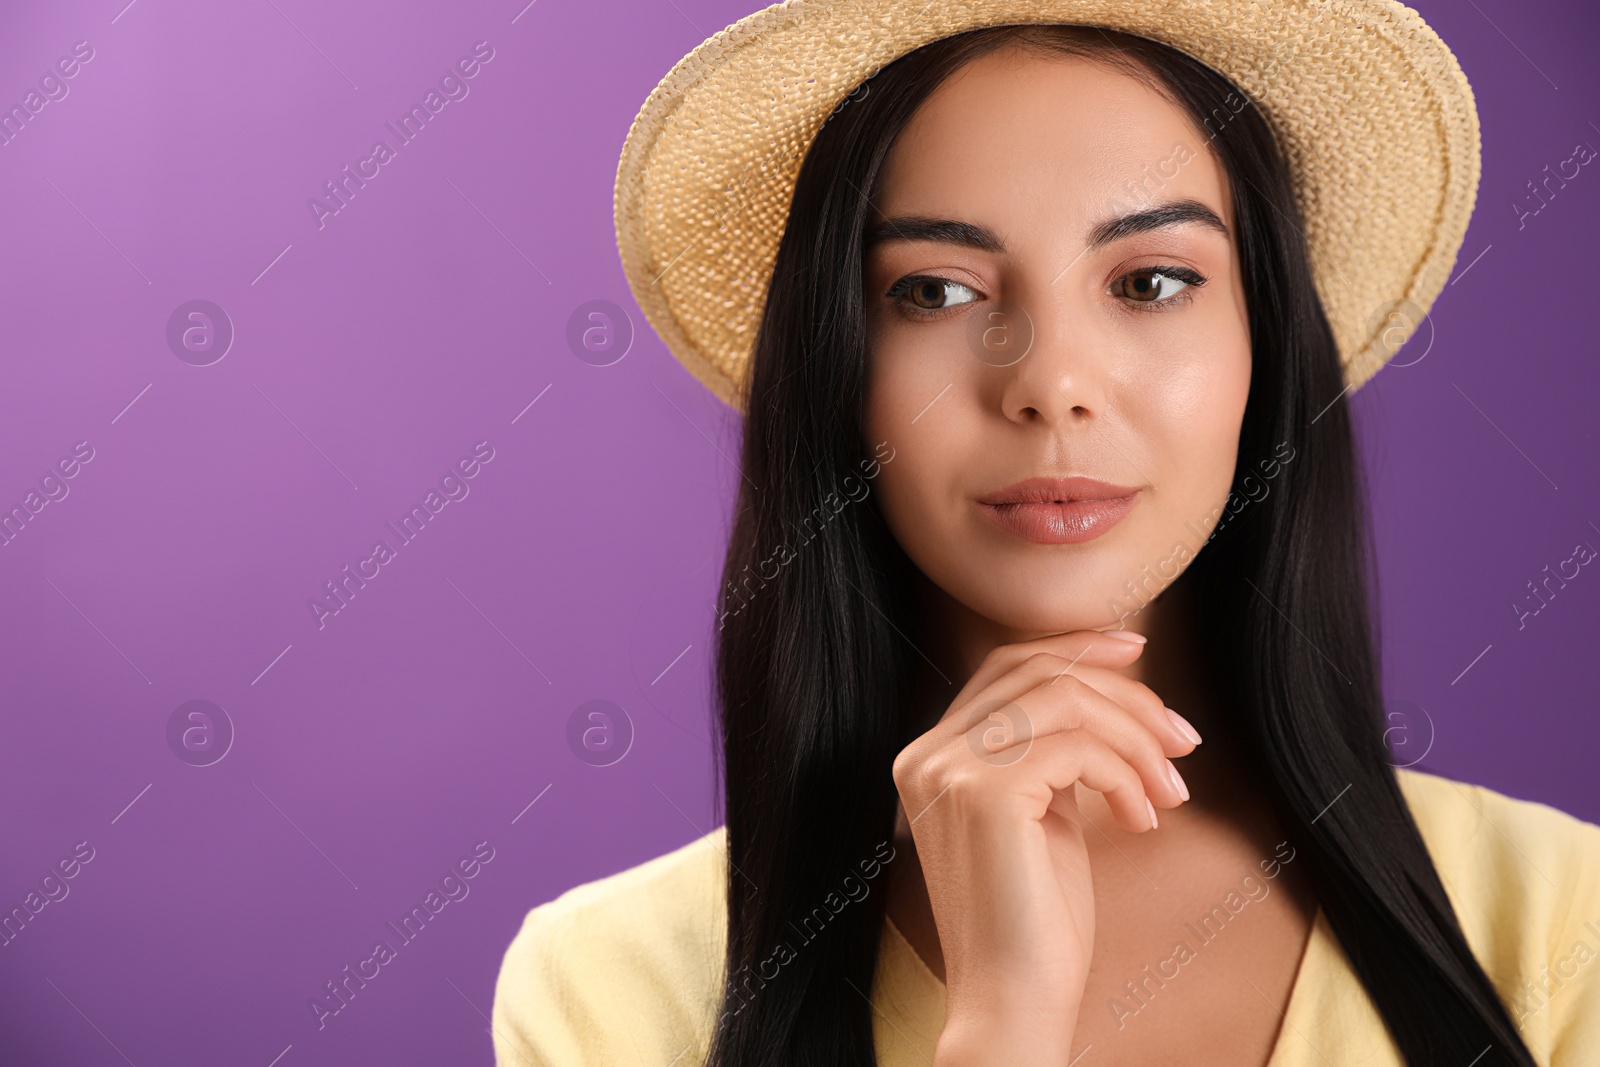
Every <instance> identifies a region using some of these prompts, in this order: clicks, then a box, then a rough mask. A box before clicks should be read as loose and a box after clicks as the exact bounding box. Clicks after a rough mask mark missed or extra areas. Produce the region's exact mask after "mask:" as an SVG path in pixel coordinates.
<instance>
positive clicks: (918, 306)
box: [883, 274, 978, 314]
mask: <svg viewBox="0 0 1600 1067" xmlns="http://www.w3.org/2000/svg"><path fill="white" fill-rule="evenodd" d="M883 295H884V296H886V297H888V298H889V299H890V300H894V301H896V302H898V303H900V304H901V305H902V306H903V307H905V308H906V309H907V310H908V311H911V312H912V313H913V314H915V313H919V312H929V311H939V310H942V309H944V308H949V307H955V306H957V305H960V304H970V303H971V302H972V301H974V300H976V299H978V294H977V293H976V292H974V291H973V290H972V289H971V288H970V287H968V286H965V285H962V284H961V283H960V282H953V281H951V280H950V279H948V278H935V277H934V276H932V275H931V274H912V275H908V276H906V277H904V278H901V279H900V280H899V281H897V282H895V283H894V285H893V286H891V287H890V289H889V291H888V292H887V293H885V294H883Z"/></svg>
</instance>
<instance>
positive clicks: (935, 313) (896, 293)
mask: <svg viewBox="0 0 1600 1067" xmlns="http://www.w3.org/2000/svg"><path fill="white" fill-rule="evenodd" d="M921 282H939V283H940V284H942V285H959V286H961V287H962V288H965V289H971V290H972V291H973V292H974V293H976V294H977V295H978V296H979V297H981V296H982V295H983V294H982V293H979V292H978V290H977V289H976V288H975V287H974V286H971V285H968V284H967V283H966V282H958V281H956V280H955V279H954V278H941V277H939V276H938V275H937V274H908V275H906V276H905V277H904V278H901V279H900V280H899V281H897V282H895V283H894V284H893V285H891V286H890V287H889V291H888V292H886V293H884V294H883V295H884V296H885V297H887V298H888V299H890V300H892V301H894V302H895V303H896V304H898V305H899V306H900V308H901V310H903V311H904V312H905V313H906V314H908V315H912V316H914V317H916V318H922V319H936V318H939V317H940V316H942V315H948V314H950V313H951V312H954V311H956V310H958V309H960V308H962V307H965V306H967V305H966V304H952V305H950V306H949V307H942V308H919V307H917V306H916V305H915V304H912V303H908V302H907V301H905V300H902V299H901V298H902V297H904V296H905V295H906V294H907V293H909V292H911V287H912V286H914V285H917V284H919V283H921ZM967 303H974V301H968V302H967Z"/></svg>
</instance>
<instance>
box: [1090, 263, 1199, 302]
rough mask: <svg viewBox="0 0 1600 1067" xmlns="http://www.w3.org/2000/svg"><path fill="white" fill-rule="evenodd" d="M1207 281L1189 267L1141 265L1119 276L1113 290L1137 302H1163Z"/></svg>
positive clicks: (1114, 292) (1112, 287) (1118, 294)
mask: <svg viewBox="0 0 1600 1067" xmlns="http://www.w3.org/2000/svg"><path fill="white" fill-rule="evenodd" d="M1205 281H1206V280H1205V278H1203V277H1202V276H1201V275H1199V274H1197V273H1196V272H1194V271H1192V270H1190V269H1189V268H1188V267H1141V268H1140V269H1138V270H1134V271H1129V272H1128V273H1127V274H1124V275H1123V276H1122V277H1121V278H1118V279H1117V280H1116V282H1115V283H1113V285H1112V286H1111V291H1112V293H1113V294H1115V295H1117V296H1121V297H1125V298H1126V299H1128V300H1130V301H1132V302H1133V303H1135V304H1163V303H1167V302H1168V301H1171V300H1172V298H1173V297H1175V296H1177V295H1178V294H1180V293H1182V292H1183V291H1184V290H1186V289H1188V288H1189V287H1190V286H1201V285H1204V284H1205ZM1191 295H1192V294H1191Z"/></svg>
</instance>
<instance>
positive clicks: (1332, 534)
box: [708, 26, 1533, 1067]
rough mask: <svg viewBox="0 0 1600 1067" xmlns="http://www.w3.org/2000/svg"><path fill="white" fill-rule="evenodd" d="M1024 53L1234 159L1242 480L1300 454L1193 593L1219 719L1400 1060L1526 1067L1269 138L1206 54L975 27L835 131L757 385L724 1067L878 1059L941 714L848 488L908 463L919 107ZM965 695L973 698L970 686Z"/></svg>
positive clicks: (729, 570) (758, 359)
mask: <svg viewBox="0 0 1600 1067" xmlns="http://www.w3.org/2000/svg"><path fill="white" fill-rule="evenodd" d="M1007 44H1021V45H1024V46H1028V47H1033V48H1038V49H1043V50H1046V51H1048V52H1050V53H1053V54H1069V55H1079V56H1084V57H1086V58H1090V59H1096V60H1099V61H1103V62H1109V63H1113V64H1115V65H1118V66H1119V67H1121V68H1123V69H1127V70H1128V71H1130V72H1131V73H1135V74H1136V75H1138V76H1141V77H1143V78H1145V79H1146V80H1147V81H1149V80H1150V79H1152V78H1153V79H1154V80H1153V81H1151V84H1152V85H1155V86H1156V87H1157V88H1158V89H1160V90H1161V91H1163V92H1164V93H1165V94H1166V95H1168V96H1169V98H1171V99H1173V100H1174V101H1175V102H1176V103H1177V104H1179V105H1181V106H1182V107H1183V108H1184V110H1185V111H1186V112H1187V114H1188V115H1189V116H1190V118H1191V119H1192V120H1193V122H1194V123H1195V125H1196V127H1197V128H1198V129H1200V130H1202V131H1204V132H1206V133H1207V135H1208V136H1209V137H1210V138H1211V139H1210V142H1209V143H1210V145H1211V147H1212V148H1213V149H1214V150H1215V152H1216V153H1217V156H1218V158H1219V159H1220V161H1221V163H1222V164H1223V166H1224V168H1225V170H1226V172H1227V173H1228V175H1229V178H1230V181H1231V184H1232V188H1233V201H1234V210H1235V217H1236V221H1237V247H1238V253H1239V262H1240V267H1241V270H1242V275H1243V282H1244V286H1245V292H1246V297H1247V304H1248V314H1249V323H1250V333H1251V342H1252V349H1253V355H1252V360H1253V367H1252V375H1251V383H1250V393H1249V397H1248V400H1247V403H1246V409H1245V415H1244V422H1243V426H1242V428H1241V431H1240V441H1239V449H1240V453H1239V455H1240V457H1241V458H1242V459H1243V460H1244V461H1245V462H1244V464H1242V465H1241V466H1240V467H1239V468H1238V469H1239V470H1240V471H1241V473H1242V472H1244V471H1247V470H1248V469H1249V466H1248V465H1249V463H1250V462H1251V461H1252V460H1253V459H1254V458H1256V457H1261V458H1266V457H1269V456H1271V455H1273V454H1275V452H1276V454H1278V455H1280V456H1281V455H1282V453H1281V452H1277V451H1276V450H1277V449H1279V448H1280V447H1282V443H1284V442H1287V443H1288V445H1289V447H1291V448H1293V449H1294V450H1295V451H1294V453H1293V455H1294V456H1295V459H1294V464H1293V468H1292V469H1293V473H1292V475H1289V476H1287V477H1285V478H1283V479H1282V481H1281V482H1280V484H1279V485H1278V486H1277V487H1276V488H1275V490H1274V491H1273V492H1272V493H1270V494H1269V495H1268V496H1266V497H1264V498H1262V499H1260V500H1259V502H1254V503H1252V504H1251V506H1250V507H1249V508H1247V509H1244V511H1243V512H1242V513H1241V514H1240V516H1239V517H1238V518H1235V519H1231V520H1228V521H1227V522H1226V524H1225V526H1224V527H1223V528H1221V529H1220V530H1219V531H1218V533H1217V534H1216V535H1215V536H1214V537H1213V538H1212V539H1211V541H1209V542H1208V543H1207V544H1206V546H1205V547H1204V548H1203V549H1202V550H1201V551H1200V552H1199V553H1198V554H1197V555H1196V557H1195V558H1194V561H1193V562H1192V563H1191V564H1190V566H1189V568H1188V570H1187V571H1185V572H1184V575H1183V576H1182V578H1181V579H1180V580H1182V581H1186V582H1191V583H1193V589H1194V592H1195V600H1196V602H1197V603H1198V604H1199V605H1201V609H1202V610H1203V611H1204V612H1205V614H1206V618H1207V620H1208V624H1207V625H1205V626H1203V627H1199V628H1198V631H1199V635H1200V639H1201V641H1202V643H1203V647H1204V651H1205V653H1206V655H1207V657H1208V658H1209V659H1210V660H1211V661H1212V662H1213V663H1214V664H1216V665H1218V669H1216V670H1215V678H1216V684H1217V686H1218V687H1219V692H1218V695H1219V696H1220V698H1221V701H1222V706H1225V707H1228V708H1229V709H1231V710H1232V712H1233V713H1234V714H1235V715H1237V716H1238V719H1239V723H1238V732H1239V733H1240V735H1241V740H1240V743H1241V744H1243V745H1244V746H1246V755H1245V759H1246V762H1247V764H1248V765H1251V766H1257V767H1260V768H1262V770H1263V772H1264V773H1263V776H1262V777H1263V783H1262V784H1263V787H1264V790H1265V793H1266V795H1267V797H1268V798H1269V801H1270V803H1272V804H1273V806H1274V808H1275V810H1276V812H1277V813H1278V816H1279V818H1280V819H1281V820H1282V821H1283V824H1284V826H1285V828H1286V830H1287V831H1288V833H1290V834H1291V835H1292V840H1293V841H1294V842H1296V844H1297V846H1301V843H1303V846H1301V847H1300V848H1299V852H1300V854H1301V855H1304V856H1306V857H1307V861H1308V866H1309V868H1310V875H1311V877H1312V880H1313V884H1314V885H1315V887H1316V892H1317V895H1318V898H1319V900H1320V903H1321V905H1322V908H1323V911H1324V913H1325V915H1326V917H1327V920H1328V922H1329V923H1330V925H1331V927H1332V929H1333V931H1334V932H1335V934H1336V935H1337V937H1338V939H1339V942H1340V944H1341V945H1342V946H1343V948H1344V951H1345V954H1346V955H1347V956H1348V958H1349V959H1350V961H1351V963H1352V965H1353V966H1354V969H1355V971H1356V973H1357V974H1358V975H1359V977H1360V979H1361V981H1362V982H1363V983H1364V985H1365V986H1366V989H1367V991H1368V992H1369V993H1370V994H1371V997H1372V1000H1373V1001H1374V1003H1375V1004H1376V1006H1377V1008H1378V1011H1379V1012H1380V1014H1381V1015H1382V1017H1383V1019H1384V1021H1385V1022H1386V1023H1387V1025H1388V1027H1389V1031H1390V1033H1391V1034H1392V1035H1393V1037H1394V1039H1395V1042H1396V1044H1397V1045H1398V1046H1399V1048H1400V1050H1401V1051H1402V1053H1403V1054H1404V1055H1405V1058H1406V1060H1407V1061H1408V1062H1410V1063H1416V1064H1432V1063H1441V1064H1443V1063H1452V1064H1458V1065H1464V1064H1467V1063H1476V1064H1477V1065H1479V1067H1490V1065H1491V1064H1495V1065H1499V1064H1517V1065H1522V1067H1532V1064H1533V1059H1532V1057H1531V1055H1530V1054H1529V1052H1528V1050H1527V1048H1526V1046H1525V1045H1524V1044H1523V1042H1522V1040H1521V1038H1520V1037H1519V1035H1518V1033H1517V1030H1516V1028H1515V1026H1514V1025H1513V1023H1512V1022H1511V1019H1510V1016H1509V1014H1508V1013H1507V1010H1506V1008H1505V1005H1504V1004H1503V1003H1502V1002H1501V1000H1500V999H1499V996H1498V994H1497V992H1496V990H1495V988H1494V986H1493V985H1492V984H1491V982H1490V980H1489V979H1488V977H1487V976H1486V975H1485V973H1484V971H1483V969H1482V967H1481V966H1480V964H1479V963H1478V961H1477V959H1476V958H1475V957H1474V956H1473V953H1472V951H1471V949H1470V947H1469V946H1468V944H1467V941H1466V939H1465V937H1464V936H1463V934H1462V932H1461V928H1460V925H1459V923H1458V921H1457V919H1456V916H1455V913H1454V911H1453V910H1452V908H1451V905H1450V901H1449V899H1448V897H1447V896H1446V893H1445V890H1444V888H1443V886H1442V885H1441V883H1440V881H1439V877H1438V873H1437V872H1436V870H1435V869H1434V866H1433V862H1432V860H1431V858H1430V857H1429V855H1428V851H1427V848H1426V846H1425V844H1424V842H1423V840H1422V837H1421V835H1420V833H1419V832H1418V830H1417V827H1416V824H1415V822H1414V821H1413V819H1412V816H1411V813H1410V810H1409V809H1408V807H1407V805H1406V802H1405V799H1404V797H1403V795H1402V793H1401V792H1400V788H1399V784H1398V782H1397V781H1396V778H1395V772H1394V769H1393V767H1392V765H1391V763H1390V762H1389V753H1388V750H1387V748H1386V747H1385V745H1384V743H1383V740H1382V734H1383V714H1382V710H1381V709H1382V698H1381V694H1380V686H1379V663H1378V653H1377V648H1378V641H1377V634H1376V629H1375V626H1374V623H1373V621H1372V619H1371V618H1370V614H1369V609H1368V604H1369V599H1370V598H1371V596H1372V591H1371V588H1370V587H1369V581H1370V577H1369V575H1370V565H1369V560H1368V557H1369V554H1370V551H1371V541H1370V531H1369V530H1368V528H1367V520H1366V511H1365V507H1364V503H1363V495H1364V493H1363V487H1362V484H1361V477H1360V469H1359V465H1358V463H1357V458H1356V451H1355V444H1354V440H1353V433H1352V427H1351V422H1350V416H1349V410H1348V407H1347V405H1346V404H1344V403H1333V404H1332V405H1331V406H1329V401H1330V400H1331V399H1332V398H1335V397H1337V396H1339V394H1340V392H1341V390H1342V389H1343V387H1344V381H1343V378H1342V374H1341V368H1340V363H1339V357H1338V350H1337V347H1336V344H1335V341H1334V338H1333V334H1332V331H1331V330H1330V328H1329V325H1328V322H1327V319H1326V317H1325V315H1324V312H1323V308H1322V305H1321V302H1320V300H1319V298H1318V296H1317V293H1316V290H1315V288H1314V284H1313V275H1312V265H1311V263H1310V258H1309V256H1310V253H1309V251H1308V246H1307V243H1306V240H1305V238H1304V236H1303V234H1302V231H1301V222H1300V213H1299V211H1298V209H1297V206H1296V200H1295V194H1294V188H1293V186H1292V184H1291V179H1290V172H1289V170H1288V166H1287V164H1286V163H1285V160H1284V158H1283V156H1282V155H1281V154H1280V151H1279V149H1278V146H1277V143H1276V141H1275V139H1274V137H1273V135H1272V132H1271V128H1270V126H1269V125H1268V122H1267V120H1266V119H1265V117H1264V116H1263V115H1262V114H1261V113H1260V112H1259V111H1258V110H1257V109H1256V107H1255V106H1254V105H1253V104H1252V103H1250V102H1249V101H1248V100H1247V99H1246V97H1245V95H1244V94H1243V93H1242V92H1240V90H1239V89H1238V88H1237V87H1236V86H1234V85H1233V84H1232V83H1231V82H1229V81H1228V80H1227V79H1226V78H1224V77H1223V76H1221V75H1220V74H1218V73H1217V72H1215V71H1213V70H1211V69H1210V68H1209V67H1206V66H1205V65H1204V64H1202V63H1200V62H1198V61H1197V60H1195V59H1193V58H1192V57H1190V56H1187V55H1185V54H1184V53H1182V52H1179V51H1177V50H1175V49H1172V48H1170V47H1167V46H1165V45H1162V44H1160V43H1158V42H1155V41H1151V40H1147V39H1144V38H1140V37H1134V36H1131V35H1125V34H1120V33H1113V32H1111V31H1101V30H1097V29H1086V28H1083V27H1065V26H1002V27H991V28H986V29H980V30H974V31H970V32H967V33H963V34H960V35H957V36H954V37H949V38H945V39H943V40H939V41H936V42H934V43H932V44H930V45H927V46H925V47H923V48H920V49H918V50H917V51H915V52H912V53H910V54H908V55H906V56H903V57H901V58H899V59H898V60H896V61H895V62H893V63H891V64H889V65H888V66H886V67H884V68H883V69H882V70H881V71H879V72H878V73H877V74H876V75H874V76H873V77H872V78H871V79H870V81H869V83H868V84H867V86H866V88H865V89H860V90H858V92H857V93H855V94H852V97H851V99H850V100H849V101H848V102H846V103H845V104H843V105H842V106H841V107H840V108H839V109H838V110H837V111H836V112H835V113H834V114H833V115H832V116H831V117H830V118H829V119H828V120H827V121H826V123H825V124H824V126H823V128H822V129H821V130H820V131H819V133H818V135H817V137H816V138H815V140H814V142H813V143H812V145H811V147H810V149H809V150H808V152H807V155H806V157H805V159H804V161H803V163H802V166H801V169H800V172H799V176H798V179H797V182H796V186H795V190H794V197H793V202H792V206H791V208H790V213H789V218H788V225H787V229H786V230H785V232H784V235H783V238H782V241H781V243H780V246H779V249H778V253H777V258H776V262H775V265H774V267H773V273H772V278H771V282H770V285H769V289H768V293H767V298H766V306H765V312H764V315H763V318H762V321H761V325H760V329H759V331H758V335H757V337H756V340H755V345H754V358H753V360H752V362H751V370H750V377H749V381H748V383H747V386H746V390H747V391H746V396H747V401H746V417H745V425H744V439H743V448H742V466H743V471H744V478H743V479H742V480H741V484H740V493H739V498H738V502H737V514H736V515H735V517H734V523H733V529H732V533H731V537H730V543H729V548H728V554H727V561H726V564H725V568H724V574H723V579H724V587H723V589H722V591H721V593H720V595H719V604H718V607H719V615H720V616H721V626H720V629H719V630H718V634H717V642H716V646H717V647H716V687H717V699H718V704H719V714H720V726H721V729H720V732H719V737H718V740H719V743H720V746H721V771H722V777H723V781H722V788H723V800H724V806H725V814H726V818H727V843H728V859H729V867H728V882H727V893H728V897H727V901H728V931H727V932H728V938H727V957H726V968H727V969H726V981H725V986H724V993H723V1001H722V1003H721V1005H720V1010H719V1012H718V1021H717V1023H716V1027H715V1030H714V1034H713V1040H712V1047H711V1054H710V1059H709V1061H708V1062H709V1063H710V1064H712V1065H713V1067H756V1065H761V1067H766V1065H779V1064H783V1065H807V1067H810V1065H816V1067H822V1065H826V1067H842V1065H862V1067H864V1065H868V1064H872V1063H873V1062H874V1053H873V1041H872V1025H873V1014H874V1011H873V1007H872V1005H871V1003H870V1001H869V999H868V998H869V997H870V995H871V992H872V983H873V978H874V975H875V971H876V967H877V960H878V948H879V940H880V937H881V934H882V931H883V924H884V920H885V916H886V908H885V903H886V900H887V895H888V894H887V893H885V892H881V891H880V892H871V891H870V888H871V887H870V886H868V885H867V881H868V880H869V879H871V878H872V877H873V876H875V875H876V874H879V873H881V870H882V868H881V864H883V863H892V862H893V848H892V846H891V845H890V844H889V842H890V841H891V839H892V837H893V831H894V825H895V815H896V802H897V799H898V794H897V792H896V789H895V787H894V783H893V780H892V777H891V773H890V769H891V766H892V764H893V761H894V757H895V756H896V754H897V753H898V752H899V750H900V749H901V748H902V747H904V746H905V745H906V744H908V743H909V742H910V741H911V740H912V739H913V738H914V736H915V733H914V732H913V731H915V730H916V729H917V724H915V723H913V722H912V721H910V719H911V716H909V715H908V712H907V708H906V696H905V695H906V694H907V693H909V692H913V691H918V690H921V691H927V689H926V685H927V682H928V678H929V675H928V672H929V671H930V669H931V668H932V664H931V663H930V662H928V661H926V660H924V659H923V658H922V656H921V654H920V653H919V652H918V651H917V650H916V648H915V646H914V645H913V644H912V639H913V635H915V633H916V632H917V627H916V625H915V621H914V618H913V616H914V606H915V605H914V602H913V586H914V582H915V579H916V578H917V577H918V572H917V571H916V569H915V567H914V565H913V564H912V563H911V561H910V560H909V559H908V558H907V556H906V554H905V552H904V551H903V549H901V548H900V546H899V544H898V542H897V541H896V540H895V538H894V537H893V535H892V534H891V533H890V531H889V530H888V528H887V526H886V525H885V523H884V521H883V518H882V516H881V514H880V513H879V512H878V510H877V507H876V501H875V500H866V499H865V496H866V495H869V494H866V493H863V496H861V497H857V496H856V490H853V489H852V488H851V484H852V482H854V484H855V485H857V486H858V487H859V486H862V485H870V479H871V478H872V477H873V476H874V475H875V474H876V473H877V471H878V470H879V469H880V468H879V464H881V463H882V462H885V461H887V462H892V461H893V452H892V448H893V444H892V442H889V443H887V451H885V443H880V442H869V441H867V440H865V438H864V431H863V420H862V416H863V399H864V392H865V388H864V386H865V381H866V366H867V363H866V361H867V341H866V328H865V321H864V308H863V293H862V262H863V249H862V236H863V233H864V230H865V227H866V225H867V223H868V222H869V212H870V211H871V210H872V204H871V200H872V196H873V192H874V189H875V186H876V183H877V181H878V178H879V173H880V170H881V168H882V165H883V162H884V160H885V157H886V156H887V154H888V152H889V149H890V147H891V146H892V144H893V143H894V140H895V138H896V137H897V136H898V134H899V133H900V131H901V130H902V129H903V128H904V127H905V125H906V124H907V122H908V121H909V120H910V118H911V116H912V115H913V114H914V112H915V111H916V110H917V108H918V107H919V106H920V105H921V104H922V103H923V102H924V101H925V100H926V99H927V98H928V97H929V95H931V94H932V92H933V91H934V90H935V89H936V88H938V86H939V85H940V84H941V83H942V82H943V81H944V80H945V79H946V78H948V77H949V76H950V75H951V74H952V73H953V72H955V71H956V70H958V69H959V68H960V67H962V66H963V65H964V64H966V63H967V62H969V61H971V60H973V59H975V58H977V57H979V56H981V55H984V54H987V53H989V52H992V51H993V50H995V49H997V48H999V47H1001V46H1003V45H1007ZM932 669H934V670H936V668H932ZM943 684H944V685H945V686H946V687H947V690H948V693H949V695H950V696H951V697H953V695H954V692H955V690H956V689H957V688H959V682H954V681H951V680H949V679H944V680H943ZM935 691H938V690H937V689H936V690H935ZM852 884H853V885H854V886H855V887H857V888H858V889H865V890H867V891H865V892H861V893H860V894H859V895H858V894H857V892H856V891H855V890H854V889H852V888H851V887H852ZM1486 1049H1488V1050H1489V1051H1488V1052H1487V1054H1485V1050H1486Z"/></svg>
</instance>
